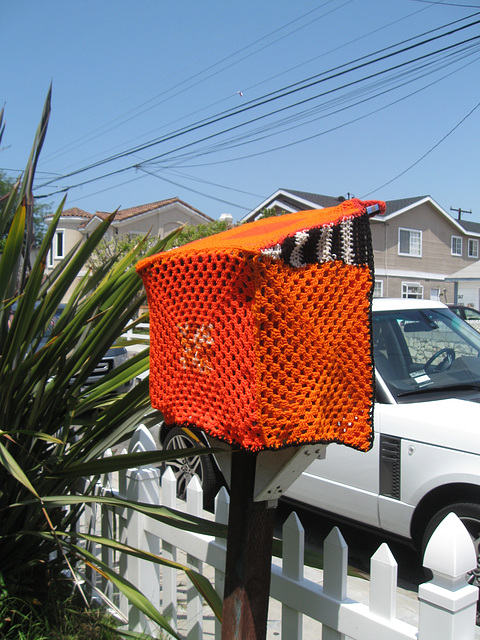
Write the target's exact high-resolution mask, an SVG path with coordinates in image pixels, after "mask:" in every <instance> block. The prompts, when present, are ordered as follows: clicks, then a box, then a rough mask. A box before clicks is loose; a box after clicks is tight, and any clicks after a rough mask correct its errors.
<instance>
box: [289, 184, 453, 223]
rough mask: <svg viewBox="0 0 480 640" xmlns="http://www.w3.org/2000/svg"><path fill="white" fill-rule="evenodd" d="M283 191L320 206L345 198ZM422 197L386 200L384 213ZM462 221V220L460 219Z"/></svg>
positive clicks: (336, 202)
mask: <svg viewBox="0 0 480 640" xmlns="http://www.w3.org/2000/svg"><path fill="white" fill-rule="evenodd" d="M282 191H284V192H285V193H291V194H292V195H293V196H296V197H297V198H301V199H302V200H308V201H309V202H313V203H314V204H317V205H319V206H320V207H335V206H336V205H338V204H339V203H340V202H343V201H344V200H346V198H345V197H344V196H338V197H333V196H325V195H322V194H320V193H310V192H308V191H297V190H295V189H282ZM424 198H428V196H415V197H413V198H400V199H398V200H386V201H385V204H386V211H385V213H386V214H387V215H388V214H389V213H394V212H395V211H400V209H404V208H405V207H409V206H410V205H412V204H414V203H415V202H419V201H420V200H423V199H424ZM461 222H463V220H462V221H461Z"/></svg>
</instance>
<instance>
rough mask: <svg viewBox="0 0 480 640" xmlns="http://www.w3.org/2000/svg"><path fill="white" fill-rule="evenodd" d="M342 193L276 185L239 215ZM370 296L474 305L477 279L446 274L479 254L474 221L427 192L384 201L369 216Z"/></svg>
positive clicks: (310, 203) (314, 203)
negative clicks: (372, 282)
mask: <svg viewBox="0 0 480 640" xmlns="http://www.w3.org/2000/svg"><path fill="white" fill-rule="evenodd" d="M342 200H345V198H343V197H339V198H335V197H331V196H324V195H321V194H316V193H307V192H303V191H293V190H289V189H279V190H278V191H277V192H276V193H274V194H273V195H272V196H270V197H269V198H267V200H265V201H264V202H262V203H261V204H260V205H259V206H258V207H256V208H255V209H254V210H253V211H251V212H250V213H249V214H248V215H247V216H245V217H244V219H243V221H244V222H247V221H251V220H255V219H256V218H258V217H261V215H262V210H263V209H265V208H267V209H269V208H274V209H278V210H282V211H285V212H286V213H290V212H293V211H300V210H302V209H305V210H306V209H319V208H324V207H332V206H335V205H337V204H339V202H341V201H342ZM371 230H372V241H373V251H374V259H375V292H374V295H375V297H400V298H401V297H403V298H426V299H431V300H442V301H443V302H447V303H457V302H458V303H459V304H465V305H470V306H474V307H476V308H480V280H477V281H475V280H472V279H470V280H469V281H468V285H467V283H466V281H465V280H463V281H462V280H460V281H456V280H455V279H452V278H451V277H450V276H452V275H453V274H455V273H457V272H459V271H460V270H462V269H465V268H466V267H468V266H469V265H472V264H474V263H476V262H477V261H478V260H479V258H480V249H479V243H480V224H479V223H472V222H466V221H463V220H455V219H454V218H452V216H450V215H449V214H448V213H447V212H446V211H445V210H444V209H442V207H440V206H439V205H438V204H437V203H436V202H435V200H433V199H432V198H431V197H430V196H420V197H416V198H403V199H401V200H390V201H387V202H386V212H385V214H384V215H383V216H374V217H373V218H372V219H371Z"/></svg>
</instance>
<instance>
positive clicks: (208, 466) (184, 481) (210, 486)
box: [163, 427, 221, 511]
mask: <svg viewBox="0 0 480 640" xmlns="http://www.w3.org/2000/svg"><path fill="white" fill-rule="evenodd" d="M192 433H193V431H192ZM199 446H203V443H202V441H201V439H199V441H197V440H195V439H194V438H193V437H192V436H190V435H189V434H188V433H187V432H186V431H185V430H184V429H182V428H180V427H172V428H170V429H169V430H168V433H167V435H166V436H165V440H164V442H163V449H164V450H169V451H173V450H176V449H180V450H181V449H192V448H198V447H199ZM166 466H168V467H170V468H171V469H172V471H173V473H174V474H175V478H176V480H177V497H178V498H180V499H182V500H185V498H186V497H187V486H188V483H189V482H190V480H191V479H192V477H193V476H197V478H198V479H199V481H200V484H201V485H202V489H203V507H204V509H207V510H208V511H213V506H214V500H215V496H216V495H217V493H218V491H219V489H220V486H221V484H220V482H219V481H218V474H217V471H216V467H215V463H214V462H213V460H212V457H211V456H180V457H178V458H177V459H176V460H170V462H166V463H165V464H164V465H163V470H165V467H166Z"/></svg>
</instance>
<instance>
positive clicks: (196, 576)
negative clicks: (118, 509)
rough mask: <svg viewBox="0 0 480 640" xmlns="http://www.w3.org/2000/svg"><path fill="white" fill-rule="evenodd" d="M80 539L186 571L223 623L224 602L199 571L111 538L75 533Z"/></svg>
mask: <svg viewBox="0 0 480 640" xmlns="http://www.w3.org/2000/svg"><path fill="white" fill-rule="evenodd" d="M75 535H76V536H77V537H78V538H81V539H83V540H88V541H90V542H95V543H97V544H99V545H101V546H102V547H109V548H110V549H114V550H115V551H119V552H122V553H126V554H128V555H130V556H133V557H135V558H140V559H141V560H146V561H147V562H153V563H155V564H160V565H162V566H165V567H171V568H172V569H178V570H180V571H184V572H185V573H186V575H187V576H188V578H189V579H190V580H191V582H192V584H193V585H194V586H195V588H196V589H197V591H198V592H199V593H200V594H201V595H202V597H203V598H204V599H205V600H206V602H207V603H208V605H209V607H210V608H211V609H212V611H213V612H214V614H215V615H216V617H217V618H218V620H220V622H221V621H222V600H221V598H220V597H219V595H218V593H217V592H216V591H215V589H214V588H213V587H212V584H211V583H210V581H209V580H208V579H207V578H205V576H203V575H202V574H201V573H198V571H194V570H193V569H192V568H190V567H188V566H186V565H183V564H181V563H180V562H175V561H173V560H168V559H166V558H164V557H162V556H159V555H156V554H154V553H151V552H149V551H144V550H142V549H136V548H134V547H131V546H130V545H127V544H122V543H121V542H117V541H116V540H110V539H109V538H103V537H100V536H93V535H90V534H82V533H75Z"/></svg>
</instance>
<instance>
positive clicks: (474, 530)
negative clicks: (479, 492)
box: [422, 502, 480, 625]
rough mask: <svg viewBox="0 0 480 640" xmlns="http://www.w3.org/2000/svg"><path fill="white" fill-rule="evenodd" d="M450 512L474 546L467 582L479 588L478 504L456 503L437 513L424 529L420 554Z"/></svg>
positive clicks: (479, 608)
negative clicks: (473, 563) (474, 561)
mask: <svg viewBox="0 0 480 640" xmlns="http://www.w3.org/2000/svg"><path fill="white" fill-rule="evenodd" d="M452 512H453V513H455V514H456V515H457V516H458V517H459V518H460V520H461V521H462V522H463V524H464V526H465V528H466V529H467V531H468V533H469V534H470V537H471V539H472V542H473V544H474V546H475V552H476V554H477V568H476V569H474V570H473V571H472V572H471V573H470V579H469V582H470V583H471V584H473V585H475V586H476V587H480V504H476V503H475V502H458V503H455V504H451V505H449V506H447V507H444V508H443V509H441V510H440V511H438V513H436V514H435V515H434V516H433V518H432V519H431V520H430V522H429V523H428V525H427V527H426V529H425V534H424V536H423V543H422V552H423V553H424V552H425V549H426V546H427V544H428V541H429V540H430V538H431V536H432V534H433V532H434V531H435V529H436V528H437V527H438V525H439V524H440V523H441V522H442V520H443V519H444V518H445V517H446V516H447V515H448V514H449V513H452ZM423 553H422V557H423ZM477 625H480V602H479V603H477Z"/></svg>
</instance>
